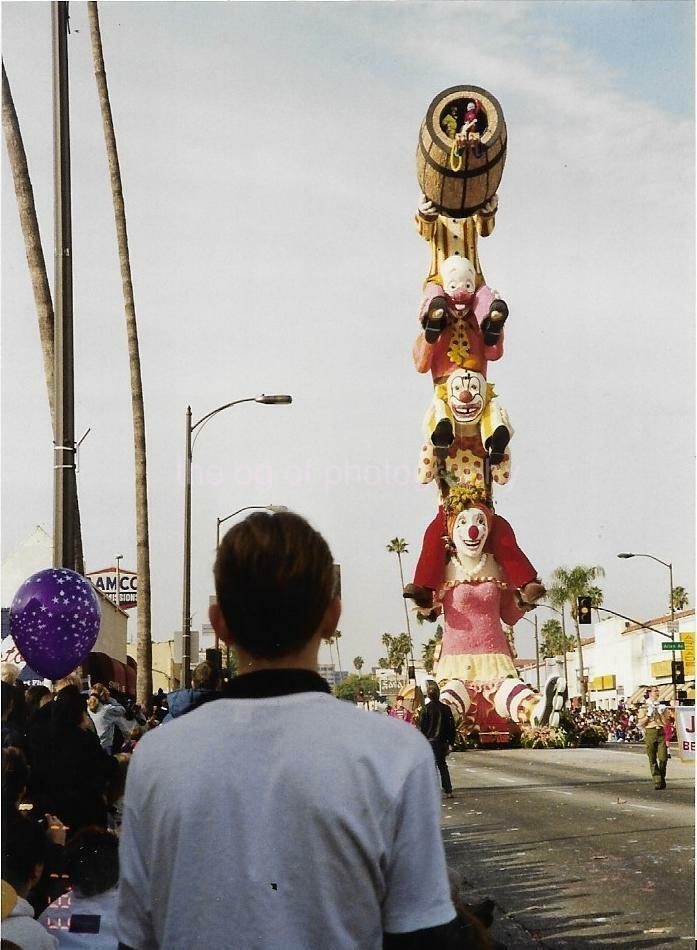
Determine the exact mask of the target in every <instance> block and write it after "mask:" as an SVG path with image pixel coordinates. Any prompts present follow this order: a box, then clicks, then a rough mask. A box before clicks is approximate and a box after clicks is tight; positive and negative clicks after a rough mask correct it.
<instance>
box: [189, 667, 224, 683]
mask: <svg viewBox="0 0 697 950" xmlns="http://www.w3.org/2000/svg"><path fill="white" fill-rule="evenodd" d="M191 685H192V686H193V687H194V689H217V688H218V686H219V685H220V673H219V672H218V670H217V669H216V668H215V667H214V666H212V665H211V664H210V663H207V662H206V661H204V662H203V663H199V665H198V666H197V667H196V669H195V670H194V672H193V673H192V675H191Z"/></svg>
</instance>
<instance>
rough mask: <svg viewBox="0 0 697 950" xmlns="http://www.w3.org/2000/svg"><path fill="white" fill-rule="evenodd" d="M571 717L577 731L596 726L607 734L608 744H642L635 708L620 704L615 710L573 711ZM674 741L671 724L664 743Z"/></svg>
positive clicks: (667, 729)
mask: <svg viewBox="0 0 697 950" xmlns="http://www.w3.org/2000/svg"><path fill="white" fill-rule="evenodd" d="M572 716H573V718H574V721H575V724H576V727H577V729H578V730H579V731H582V730H583V729H586V728H587V727H589V726H596V727H598V728H600V729H603V730H604V731H605V732H606V733H607V741H608V742H643V738H644V734H643V731H642V730H641V729H640V728H639V725H638V722H637V718H638V707H636V706H628V705H626V704H625V703H624V702H620V703H619V704H618V707H617V709H597V708H595V709H589V710H586V711H584V712H581V711H580V710H573V711H572ZM674 739H675V725H674V723H672V722H671V723H668V724H667V726H666V741H667V742H672V741H673V740H674Z"/></svg>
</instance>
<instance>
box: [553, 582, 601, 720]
mask: <svg viewBox="0 0 697 950" xmlns="http://www.w3.org/2000/svg"><path fill="white" fill-rule="evenodd" d="M604 576H605V569H604V568H602V567H600V565H595V566H593V567H585V566H584V565H582V564H579V565H577V566H576V567H572V568H571V569H568V568H565V567H558V568H557V569H556V570H555V571H554V572H553V574H552V585H551V587H550V589H549V590H548V591H547V598H548V600H549V601H550V603H551V604H553V605H554V606H559V607H561V609H562V610H563V609H564V604H569V607H570V611H571V617H572V618H573V621H574V626H575V627H576V644H577V649H578V668H579V676H580V677H581V694H582V701H583V704H584V706H587V705H588V703H587V695H586V680H585V677H584V675H583V645H582V643H581V631H580V628H579V625H578V598H579V597H584V596H588V595H590V590H591V588H592V585H593V581H595V580H596V579H597V578H598V577H604ZM591 596H592V595H591Z"/></svg>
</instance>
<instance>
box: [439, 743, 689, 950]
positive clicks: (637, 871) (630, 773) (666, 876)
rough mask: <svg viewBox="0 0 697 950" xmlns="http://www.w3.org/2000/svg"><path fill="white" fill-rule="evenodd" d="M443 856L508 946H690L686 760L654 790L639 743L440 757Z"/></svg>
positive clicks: (674, 764)
mask: <svg viewBox="0 0 697 950" xmlns="http://www.w3.org/2000/svg"><path fill="white" fill-rule="evenodd" d="M448 764H449V768H450V772H451V776H452V779H453V786H454V792H455V797H454V799H453V800H444V802H443V808H442V812H443V824H442V828H443V838H444V842H445V849H446V855H447V858H448V863H449V865H450V866H451V867H453V868H454V869H455V870H456V871H457V872H458V873H459V874H460V875H461V877H462V879H463V881H464V884H465V893H466V894H467V895H468V900H470V902H471V903H475V902H476V901H477V900H479V899H482V898H484V897H489V898H491V899H492V900H493V901H495V903H496V905H497V908H498V909H497V913H496V920H495V923H494V927H493V929H492V934H493V936H494V937H495V939H496V940H498V941H500V942H501V943H502V944H504V945H505V946H507V947H508V948H509V950H526V948H530V947H545V948H550V950H590V948H593V950H604V948H610V947H612V948H618V947H621V948H626V950H644V948H646V950H649V948H650V950H661V948H673V950H675V948H678V947H687V946H690V947H692V946H694V940H695V916H694V906H695V905H694V893H695V884H694V873H695V867H694V844H695V826H694V763H686V762H681V761H680V760H679V759H678V758H677V752H676V751H675V750H673V751H672V758H671V759H670V761H669V762H668V774H667V782H668V788H667V789H666V790H665V791H661V792H659V791H655V790H654V787H653V783H652V781H651V777H650V775H649V769H648V760H647V758H646V755H645V754H644V751H643V746H640V745H636V746H627V745H613V744H609V745H607V746H603V747H601V748H599V749H554V750H552V749H549V750H539V749H536V750H530V749H494V750H487V751H481V750H478V751H468V752H458V753H453V754H451V755H450V757H449V758H448Z"/></svg>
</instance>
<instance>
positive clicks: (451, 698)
mask: <svg viewBox="0 0 697 950" xmlns="http://www.w3.org/2000/svg"><path fill="white" fill-rule="evenodd" d="M469 495H470V498H469V499H467V498H465V499H464V501H463V495H462V494H461V495H460V496H459V499H458V500H456V501H455V502H454V503H453V504H452V506H451V510H450V512H449V513H448V533H449V535H450V539H451V542H452V554H451V558H450V561H449V563H448V565H447V567H446V571H445V580H444V582H443V583H442V585H441V587H440V588H439V590H438V591H437V592H436V602H437V605H438V609H440V610H442V613H443V621H444V623H443V627H444V632H443V640H442V645H441V651H440V656H439V658H438V663H437V666H436V671H435V672H436V678H437V680H438V682H439V683H441V684H442V686H443V697H442V698H443V701H444V702H448V703H449V704H450V705H451V706H452V707H453V711H454V713H455V716H456V720H457V721H458V722H461V723H464V724H465V731H472V730H478V729H481V730H482V731H485V730H486V729H487V728H492V727H496V726H497V724H498V728H502V727H503V726H504V724H505V723H506V722H507V721H508V720H510V719H512V720H513V721H514V722H517V723H527V722H540V723H545V724H546V723H550V724H552V725H554V724H556V723H558V720H559V710H560V709H561V706H562V704H563V692H564V689H565V683H563V681H561V680H559V679H558V678H554V681H553V682H551V681H550V683H551V685H550V684H548V685H547V687H546V688H545V691H544V692H543V693H542V694H539V693H537V692H535V691H534V690H533V689H531V688H530V687H528V686H526V685H525V684H524V683H523V682H522V681H521V680H520V679H519V677H518V673H517V670H516V667H515V663H514V659H513V656H512V654H511V648H510V644H509V642H508V638H507V637H506V633H505V631H504V630H503V628H502V626H501V622H502V621H503V623H505V624H510V625H513V624H515V623H516V622H517V621H518V620H520V618H521V617H522V616H523V613H524V611H523V609H521V608H520V607H519V606H518V605H517V603H516V598H515V594H514V590H513V589H512V588H510V587H509V586H508V584H506V582H505V580H504V579H503V576H502V573H501V570H500V569H499V565H498V564H497V562H496V560H495V558H494V556H493V555H492V554H491V553H488V552H487V551H486V550H485V546H486V542H487V538H488V537H489V533H490V531H491V526H492V522H493V518H494V514H493V511H492V510H491V508H489V507H488V506H487V505H486V504H484V503H482V502H481V501H478V500H475V499H476V498H477V490H476V489H472V490H471V491H470V492H469ZM480 497H481V496H480Z"/></svg>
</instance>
